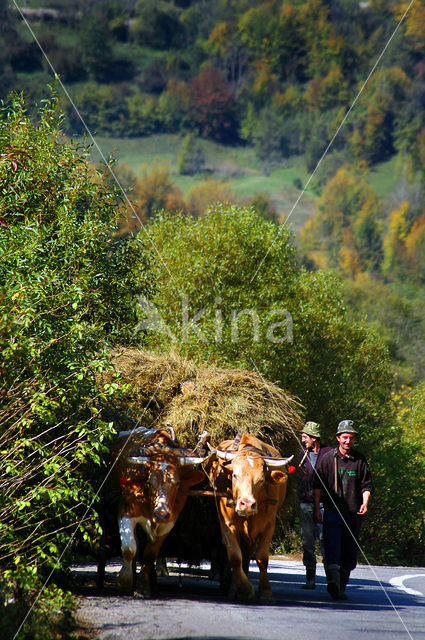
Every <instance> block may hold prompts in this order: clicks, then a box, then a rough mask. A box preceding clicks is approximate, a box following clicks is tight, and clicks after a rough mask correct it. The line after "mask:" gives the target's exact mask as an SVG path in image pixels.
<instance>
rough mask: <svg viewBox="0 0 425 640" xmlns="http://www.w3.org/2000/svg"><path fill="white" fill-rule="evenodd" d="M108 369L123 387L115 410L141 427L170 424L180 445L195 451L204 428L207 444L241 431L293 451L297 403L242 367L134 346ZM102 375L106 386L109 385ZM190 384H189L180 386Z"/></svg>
mask: <svg viewBox="0 0 425 640" xmlns="http://www.w3.org/2000/svg"><path fill="white" fill-rule="evenodd" d="M111 362H112V365H113V368H114V369H115V370H116V371H118V372H119V373H120V374H121V378H122V380H123V382H125V383H127V389H128V391H127V392H126V393H125V395H124V397H123V399H122V402H121V406H120V407H119V409H120V411H123V412H124V413H126V414H128V415H130V416H131V417H132V418H133V419H134V420H136V421H137V422H138V421H140V424H142V425H143V426H147V427H150V426H155V427H164V426H166V424H167V423H169V424H171V425H172V426H173V427H174V429H175V432H176V435H177V438H178V440H179V442H180V444H181V445H182V446H186V447H194V446H195V444H196V442H197V439H198V435H199V434H200V433H201V432H202V431H203V430H204V429H206V430H207V431H208V432H209V434H210V437H211V442H212V444H214V445H217V444H218V443H219V442H221V441H222V440H226V439H229V438H233V437H234V436H235V435H236V433H237V432H238V431H239V430H240V429H242V430H243V432H245V433H250V434H252V435H255V436H258V437H259V438H261V439H262V440H264V441H266V442H270V443H271V444H273V445H274V446H275V447H276V448H277V449H279V451H281V453H282V454H283V455H288V453H295V452H296V450H297V447H298V448H299V445H298V444H297V441H296V436H298V434H299V433H300V432H301V429H302V426H303V422H302V419H301V416H300V415H299V412H300V411H301V410H302V407H301V405H300V404H299V403H298V402H297V400H296V399H295V398H293V397H292V396H290V395H289V394H287V393H286V392H285V391H283V390H282V389H281V388H279V387H278V386H277V385H275V384H273V383H271V382H269V381H266V380H264V378H262V377H261V376H260V375H259V374H257V373H255V372H252V371H247V370H244V369H222V368H218V367H216V366H214V365H209V364H203V365H199V364H196V363H195V362H194V361H192V360H189V359H185V358H182V357H181V356H178V355H177V354H175V353H169V354H166V355H158V354H155V353H152V352H149V351H143V350H139V349H134V348H121V349H119V350H116V351H114V352H112V353H111ZM112 375H113V374H112V373H111V372H108V373H105V374H104V376H103V379H104V381H105V382H111V381H112ZM186 381H190V383H191V384H183V386H182V383H185V382H186Z"/></svg>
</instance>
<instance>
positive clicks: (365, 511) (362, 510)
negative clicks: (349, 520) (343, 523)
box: [357, 502, 367, 516]
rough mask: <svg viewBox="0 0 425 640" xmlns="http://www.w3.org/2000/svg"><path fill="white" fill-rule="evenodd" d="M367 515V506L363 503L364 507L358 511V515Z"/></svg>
mask: <svg viewBox="0 0 425 640" xmlns="http://www.w3.org/2000/svg"><path fill="white" fill-rule="evenodd" d="M365 513H367V504H365V503H364V502H363V504H362V506H361V507H360V509H359V510H358V511H357V515H359V516H364V514H365Z"/></svg>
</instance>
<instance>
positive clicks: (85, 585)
mask: <svg viewBox="0 0 425 640" xmlns="http://www.w3.org/2000/svg"><path fill="white" fill-rule="evenodd" d="M118 568H119V565H118V564H115V566H109V567H108V579H107V583H106V588H105V592H104V594H102V595H99V594H96V593H95V589H94V587H93V586H92V584H93V582H92V580H93V572H94V567H88V566H87V567H80V568H75V572H76V574H77V575H78V576H79V581H80V583H81V588H80V589H81V591H80V592H81V593H82V594H83V595H82V598H81V603H80V608H79V611H78V617H79V620H80V622H81V625H82V627H83V628H84V627H85V628H90V627H92V628H96V629H97V632H98V637H99V638H100V640H147V639H155V640H160V639H166V640H177V639H181V638H186V639H189V638H190V639H193V640H195V639H196V640H197V639H201V638H202V639H203V640H214V639H219V638H220V639H223V638H228V639H232V640H248V639H254V638H255V639H257V640H275V639H276V640H366V639H367V640H371V639H375V638H376V639H381V638H391V639H394V640H404V639H406V640H408V639H410V640H425V568H423V567H375V566H373V567H370V566H366V565H362V566H359V567H357V569H356V570H355V571H354V572H353V573H352V575H351V578H350V582H349V585H348V588H347V595H348V597H349V600H348V601H344V602H343V601H341V602H339V601H334V600H332V599H331V598H330V596H329V595H328V593H327V591H326V580H325V577H324V571H323V566H322V565H318V583H317V586H316V589H315V590H314V591H306V590H303V589H301V585H302V584H303V582H304V567H303V566H302V564H301V563H300V562H296V561H293V560H286V559H285V560H276V559H273V560H272V561H271V562H270V567H269V575H270V578H271V584H272V589H273V593H274V596H275V604H274V605H269V606H263V605H260V604H257V603H255V602H254V603H249V604H247V603H239V602H228V601H226V600H225V599H224V598H223V597H222V596H221V594H220V592H219V587H218V583H217V582H215V581H211V580H208V579H207V570H206V568H204V569H201V570H198V571H196V572H194V575H184V576H183V577H182V580H181V584H180V581H179V577H178V575H177V573H176V572H175V573H173V574H172V575H170V576H169V577H164V578H159V580H158V586H159V590H160V594H159V597H158V598H155V599H152V600H144V599H143V598H141V597H130V596H118V594H117V593H116V590H115V587H114V580H115V574H116V571H117V569H118ZM257 576H258V574H257V571H256V567H255V563H251V571H250V577H251V579H252V581H253V583H254V585H255V584H256V581H257Z"/></svg>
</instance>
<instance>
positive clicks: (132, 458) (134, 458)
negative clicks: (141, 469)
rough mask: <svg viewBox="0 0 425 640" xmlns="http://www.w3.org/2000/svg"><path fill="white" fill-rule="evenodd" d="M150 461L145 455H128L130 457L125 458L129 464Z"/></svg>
mask: <svg viewBox="0 0 425 640" xmlns="http://www.w3.org/2000/svg"><path fill="white" fill-rule="evenodd" d="M150 461H151V460H150V458H148V457H147V456H130V458H127V462H130V463H131V464H146V463H148V462H150Z"/></svg>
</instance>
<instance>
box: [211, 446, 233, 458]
mask: <svg viewBox="0 0 425 640" xmlns="http://www.w3.org/2000/svg"><path fill="white" fill-rule="evenodd" d="M207 445H208V449H209V450H210V451H211V453H215V454H216V456H217V458H220V459H221V460H233V458H234V457H235V455H236V453H230V452H229V451H221V450H220V449H216V448H215V447H213V446H211V445H210V443H209V442H207Z"/></svg>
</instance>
